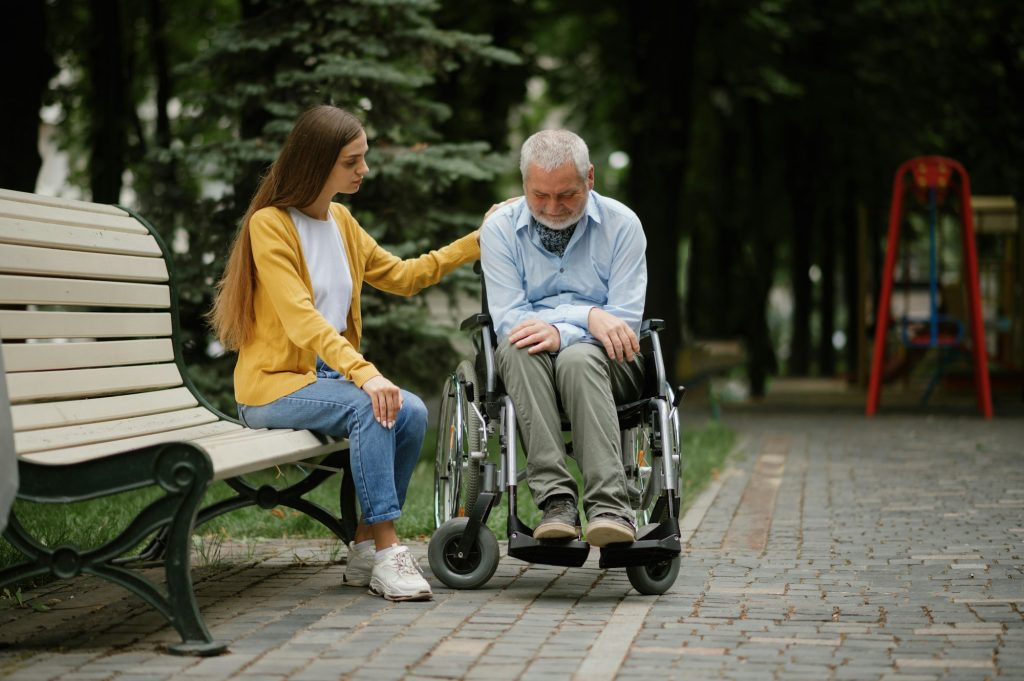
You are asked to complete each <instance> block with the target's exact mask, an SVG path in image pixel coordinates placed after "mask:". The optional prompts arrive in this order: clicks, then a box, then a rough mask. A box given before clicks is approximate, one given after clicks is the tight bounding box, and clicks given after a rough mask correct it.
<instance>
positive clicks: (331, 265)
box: [288, 208, 352, 333]
mask: <svg viewBox="0 0 1024 681" xmlns="http://www.w3.org/2000/svg"><path fill="white" fill-rule="evenodd" d="M288 215H290V216H291V218H292V221H293V222H294V223H295V228H296V229H297V230H298V231H299V241H300V242H302V253H303V255H305V258H306V267H307V268H308V269H309V277H310V279H312V280H313V304H314V305H316V309H317V310H319V312H320V314H322V315H323V316H324V319H326V320H327V321H328V322H330V323H331V325H332V326H333V327H334V328H336V329H337V330H338V332H339V333H340V332H342V331H344V330H345V329H346V328H347V326H348V322H347V319H348V311H349V308H350V307H352V272H351V271H349V268H348V257H346V255H345V244H344V243H342V241H341V232H340V231H338V225H337V223H335V221H334V216H333V215H331V213H330V211H328V213H327V219H326V220H314V219H313V218H311V217H309V216H308V215H306V214H305V213H303V212H302V211H300V210H297V209H295V208H289V209H288Z"/></svg>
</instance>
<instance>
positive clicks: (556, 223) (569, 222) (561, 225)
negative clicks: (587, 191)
mask: <svg viewBox="0 0 1024 681" xmlns="http://www.w3.org/2000/svg"><path fill="white" fill-rule="evenodd" d="M589 200H590V197H589V196H588V197H587V201H589ZM530 212H531V213H533V211H530ZM586 212H587V204H586V202H584V204H583V206H582V207H580V210H579V212H578V213H575V214H573V215H570V216H568V217H565V218H562V219H561V220H552V219H551V218H549V217H543V218H542V217H540V216H539V215H537V214H536V213H533V219H534V220H536V221H537V222H539V223H540V224H542V225H544V226H545V227H547V228H548V229H553V230H555V231H556V232H560V231H562V230H563V229H567V228H569V227H572V226H573V225H575V224H576V223H577V222H579V221H580V218H581V217H583V214H584V213H586Z"/></svg>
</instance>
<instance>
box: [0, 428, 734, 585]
mask: <svg viewBox="0 0 1024 681" xmlns="http://www.w3.org/2000/svg"><path fill="white" fill-rule="evenodd" d="M734 439H735V436H734V434H733V432H732V431H731V430H730V429H728V428H727V427H725V426H723V425H721V424H719V423H714V422H711V423H709V424H707V425H706V426H704V427H702V428H699V429H695V430H690V431H687V432H685V433H684V436H683V458H684V465H683V478H684V488H683V502H684V508H685V507H686V505H687V503H688V502H689V501H690V500H691V499H692V498H693V497H694V496H695V495H696V493H697V492H699V491H700V489H701V488H702V487H704V485H705V484H707V482H708V481H709V480H710V479H711V478H712V477H713V476H714V475H716V471H717V470H718V469H719V467H720V466H721V464H722V461H723V460H724V459H725V456H726V454H728V452H729V450H730V449H731V448H732V444H733V442H734ZM433 462H434V439H433V432H430V433H428V436H427V441H426V442H425V443H424V447H423V454H422V457H421V460H420V463H419V465H418V466H417V468H416V471H415V473H414V474H413V479H412V484H411V485H410V487H409V494H408V498H407V500H406V504H405V510H404V512H403V514H402V517H401V518H400V519H399V520H398V522H397V523H396V525H397V529H398V533H399V534H400V535H401V536H402V537H406V538H428V537H429V536H430V535H431V533H432V532H433V531H434V490H433V487H434V472H433V465H434V463H433ZM301 475H302V473H301V472H300V471H298V470H297V469H296V468H295V467H293V466H285V467H282V468H281V470H280V473H278V474H275V473H274V472H267V473H263V474H261V475H258V476H253V478H251V479H252V480H253V481H254V482H257V483H262V482H270V483H274V484H276V485H279V486H281V485H284V484H289V483H291V482H297V481H298V480H299V479H300V477H301ZM275 478H276V479H275ZM159 494H160V492H159V491H158V490H140V491H135V492H127V493H124V494H119V495H116V496H112V497H106V498H103V499H95V500H92V501H86V502H80V503H76V504H68V505H52V504H34V503H29V502H24V501H18V502H17V503H16V504H15V507H14V508H15V512H16V513H17V515H18V518H19V520H20V521H21V523H22V524H23V525H24V526H25V527H26V528H28V529H29V531H30V532H31V533H32V535H33V536H35V537H38V538H40V540H41V541H42V542H43V543H44V544H45V545H47V546H60V545H62V544H73V545H77V546H79V547H82V548H85V547H93V546H99V545H101V544H102V543H103V542H105V541H107V540H108V539H110V538H112V537H114V536H115V535H116V534H117V533H118V532H120V530H121V529H122V528H124V527H125V526H126V525H127V524H128V523H129V522H130V521H131V519H132V518H133V517H134V516H135V515H136V514H137V513H138V511H139V510H140V509H142V508H143V507H144V506H145V505H146V504H147V503H149V502H150V501H152V500H153V499H155V498H156V497H157V496H159ZM231 494H233V492H232V491H231V490H230V489H229V488H228V487H227V486H226V485H225V484H223V483H217V484H215V485H214V486H213V487H212V488H211V489H210V491H209V493H208V496H207V500H208V501H211V502H212V501H215V500H217V499H223V498H225V497H228V496H231ZM308 498H310V499H311V500H313V501H315V502H317V503H320V504H321V505H323V506H325V507H326V508H328V509H334V510H336V509H337V507H338V483H337V480H336V479H335V480H332V481H329V482H327V483H325V484H323V485H321V486H320V488H318V489H317V490H314V492H313V493H311V494H310V495H308ZM518 498H519V517H520V518H521V519H522V520H523V521H524V522H526V523H527V524H530V525H533V524H535V523H536V522H537V520H538V519H539V517H540V514H539V512H538V511H537V509H536V506H535V505H534V504H533V500H532V499H531V497H530V494H529V491H528V490H527V489H526V487H525V485H522V486H520V492H519V495H518ZM507 504H508V500H507V495H503V497H502V502H501V504H500V506H499V507H498V508H495V509H494V510H493V511H492V513H491V517H490V519H489V521H488V525H489V526H490V527H491V529H492V530H494V532H495V534H496V535H497V536H498V537H499V538H503V537H504V534H505V517H506V515H507V513H508V505H507ZM200 533H201V534H203V535H207V536H211V535H212V536H215V537H220V538H232V539H248V538H257V537H298V538H301V537H328V536H330V533H329V532H328V531H327V530H326V529H325V528H324V527H323V526H322V525H320V524H319V523H317V522H316V521H314V520H312V519H310V518H309V517H307V516H305V515H304V514H301V513H298V512H297V511H293V510H291V509H288V508H276V509H272V510H269V511H267V510H263V509H260V508H255V507H250V508H245V509H241V510H238V511H234V512H232V513H228V514H226V515H223V516H220V517H219V518H216V519H214V520H213V521H211V522H210V523H208V524H207V525H204V526H203V527H202V528H201V529H200ZM19 558H20V554H19V553H17V552H16V551H15V549H14V548H13V547H11V546H10V545H9V544H8V543H7V542H6V541H0V568H2V567H4V566H6V565H11V564H13V563H15V562H17V561H18V560H19Z"/></svg>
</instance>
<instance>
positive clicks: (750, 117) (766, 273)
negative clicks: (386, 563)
mask: <svg viewBox="0 0 1024 681" xmlns="http://www.w3.org/2000/svg"><path fill="white" fill-rule="evenodd" d="M742 116H743V117H742V119H741V121H740V124H741V125H742V126H743V127H744V128H745V130H744V139H745V151H746V157H745V159H744V160H745V170H744V173H745V175H744V177H743V178H740V181H745V182H746V183H747V185H748V192H747V195H748V196H749V197H750V200H749V201H748V202H747V205H744V206H740V207H738V208H737V214H738V215H739V216H740V227H741V230H740V231H741V233H743V234H745V235H748V237H747V238H748V239H749V240H750V242H751V248H748V249H745V250H744V251H743V253H744V256H745V257H744V258H743V259H742V260H741V263H742V274H741V275H740V276H741V277H742V279H743V282H744V285H743V287H742V288H741V289H740V290H742V291H743V292H744V295H743V297H742V302H741V303H740V305H741V306H742V310H741V312H742V316H741V319H740V324H741V325H742V328H743V335H744V338H745V340H746V345H747V378H748V380H749V382H750V395H751V397H755V398H759V397H764V395H765V393H766V390H767V383H768V375H769V374H771V373H774V372H775V365H776V361H775V351H774V349H773V348H772V342H771V333H770V331H769V329H768V319H767V310H768V294H769V292H770V291H771V286H772V279H773V277H774V274H775V261H776V246H775V244H776V241H777V239H775V238H774V236H773V232H774V227H775V224H774V223H775V220H776V218H775V216H774V215H772V213H771V211H770V209H769V206H770V198H771V197H770V196H769V194H770V192H769V191H767V174H768V168H767V164H766V153H765V152H766V149H765V145H766V142H767V140H766V136H765V135H764V131H763V127H764V126H765V115H764V111H763V109H762V105H761V104H760V103H758V102H756V101H748V102H747V103H745V105H744V106H743V113H742Z"/></svg>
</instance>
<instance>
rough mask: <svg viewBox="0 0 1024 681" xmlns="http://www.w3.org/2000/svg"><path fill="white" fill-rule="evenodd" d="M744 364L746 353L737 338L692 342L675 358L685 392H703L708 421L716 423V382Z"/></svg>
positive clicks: (717, 416)
mask: <svg viewBox="0 0 1024 681" xmlns="http://www.w3.org/2000/svg"><path fill="white" fill-rule="evenodd" d="M746 363H747V352H746V349H745V347H744V345H743V341H741V340H739V339H737V338H719V339H711V338H706V339H694V340H692V341H690V342H686V343H684V344H683V347H682V349H681V350H680V351H679V355H678V358H677V365H678V367H679V374H680V375H679V380H680V381H681V382H682V383H683V384H684V385H685V386H686V387H687V388H688V389H696V390H700V389H702V388H706V390H707V399H708V404H709V405H710V407H711V417H712V418H713V419H714V420H715V421H717V420H718V419H719V418H720V417H721V401H720V399H719V396H718V392H717V390H716V389H715V378H717V377H724V376H728V375H729V374H730V373H731V372H732V370H733V369H735V368H737V367H741V366H744V365H745V364H746Z"/></svg>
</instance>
